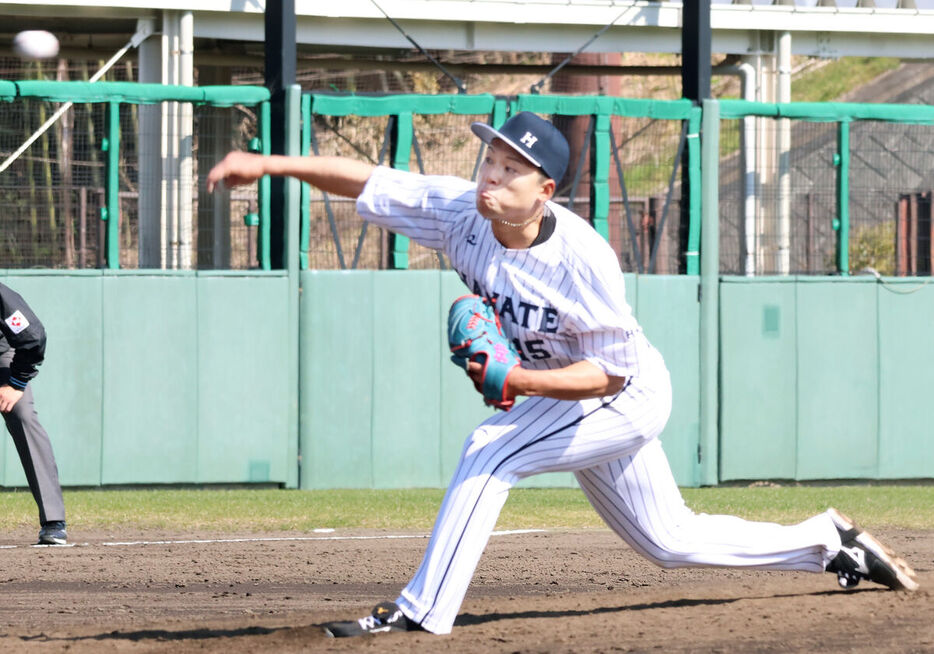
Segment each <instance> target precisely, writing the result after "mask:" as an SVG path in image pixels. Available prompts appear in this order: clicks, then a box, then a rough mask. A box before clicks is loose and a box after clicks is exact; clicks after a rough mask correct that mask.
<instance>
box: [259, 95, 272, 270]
mask: <svg viewBox="0 0 934 654" xmlns="http://www.w3.org/2000/svg"><path fill="white" fill-rule="evenodd" d="M271 115H272V110H271V107H270V104H269V101H268V100H267V101H266V102H263V103H262V104H261V105H260V107H259V133H260V137H259V140H260V152H261V153H262V154H264V155H267V156H268V155H269V154H270V152H272V117H271ZM256 192H257V195H258V196H259V197H258V198H257V200H258V204H259V230H258V232H257V235H256V248H257V252H256V258H257V260H258V261H259V267H260V269H261V270H272V258H271V256H270V246H271V243H270V239H271V237H272V215H271V214H272V202H271V200H272V184H271V182H270V179H269V175H265V176H263V177H260V179H259V184H258V187H257V190H256Z"/></svg>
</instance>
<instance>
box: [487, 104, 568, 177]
mask: <svg viewBox="0 0 934 654" xmlns="http://www.w3.org/2000/svg"><path fill="white" fill-rule="evenodd" d="M470 129H471V131H473V133H474V134H476V135H477V136H479V137H480V139H481V140H482V141H483V142H484V143H486V144H489V143H491V142H492V141H493V139H502V140H503V141H505V142H506V143H507V144H508V145H509V146H510V147H511V148H512V149H513V150H515V151H516V152H518V153H519V154H521V155H522V156H523V157H525V158H526V159H528V160H529V162H530V163H531V164H532V165H533V166H536V167H538V168H541V169H542V170H543V171H544V172H545V174H546V175H548V176H549V177H550V178H551V179H553V180H555V182H560V181H561V178H562V177H564V172H565V171H566V170H567V168H568V157H569V156H570V148H568V142H567V139H565V138H564V134H562V133H561V132H560V131H558V128H557V127H555V126H554V125H552V124H551V123H549V122H548V121H547V120H545V119H544V118H540V117H539V116H536V115H535V114H533V113H531V112H529V111H521V112H519V113H517V114H516V115H515V116H511V117H510V118H509V120H507V121H506V122H505V123H503V126H502V127H500V128H499V129H498V130H497V129H493V128H492V127H490V126H489V125H487V124H486V123H473V124H471V126H470Z"/></svg>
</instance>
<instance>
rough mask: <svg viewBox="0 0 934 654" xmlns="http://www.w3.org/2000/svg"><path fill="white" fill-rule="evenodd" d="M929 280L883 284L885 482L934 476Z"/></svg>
mask: <svg viewBox="0 0 934 654" xmlns="http://www.w3.org/2000/svg"><path fill="white" fill-rule="evenodd" d="M927 281H930V278H928V279H927V280H925V281H924V282H921V281H919V280H917V279H911V280H899V281H897V282H896V281H890V282H889V283H888V284H886V285H885V286H877V289H878V295H879V343H880V347H879V386H880V388H879V391H880V392H879V413H880V415H879V425H880V431H879V448H878V449H879V462H878V475H879V477H882V478H890V479H892V478H934V402H932V401H931V392H932V389H934V346H932V342H934V339H932V335H931V326H932V325H934V286H928V285H927V284H926V282H927Z"/></svg>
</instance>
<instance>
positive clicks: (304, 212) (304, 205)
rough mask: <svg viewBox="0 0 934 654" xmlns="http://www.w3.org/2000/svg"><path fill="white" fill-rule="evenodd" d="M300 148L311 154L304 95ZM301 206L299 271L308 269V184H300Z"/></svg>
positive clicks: (308, 112) (308, 99)
mask: <svg viewBox="0 0 934 654" xmlns="http://www.w3.org/2000/svg"><path fill="white" fill-rule="evenodd" d="M301 111H302V116H301V120H302V136H301V138H302V147H301V154H302V156H303V157H307V156H309V155H310V154H311V128H312V125H311V95H310V94H308V93H306V94H304V95H303V96H302V110H301ZM301 189H302V190H301V198H300V200H301V204H300V206H299V216H300V221H301V223H300V228H299V236H298V247H299V255H298V265H299V268H300V269H301V270H307V269H308V248H309V245H310V243H309V240H310V238H311V204H310V201H311V185H310V184H309V183H308V182H302V183H301Z"/></svg>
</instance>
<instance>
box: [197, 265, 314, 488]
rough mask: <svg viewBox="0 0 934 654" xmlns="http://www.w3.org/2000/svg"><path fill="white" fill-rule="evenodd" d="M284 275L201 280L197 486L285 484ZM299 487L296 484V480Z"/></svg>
mask: <svg viewBox="0 0 934 654" xmlns="http://www.w3.org/2000/svg"><path fill="white" fill-rule="evenodd" d="M287 281H288V280H287V278H285V277H283V276H275V277H274V276H257V275H250V274H247V275H235V274H229V273H228V274H221V273H217V274H214V275H212V274H210V273H200V274H199V275H198V278H197V314H196V315H197V325H198V339H197V348H198V360H197V365H198V387H197V390H196V393H197V398H198V429H197V443H198V452H197V462H198V466H197V473H198V476H197V481H198V482H199V483H213V482H216V483H223V482H230V481H231V480H242V481H246V482H278V483H282V482H285V481H286V480H288V478H289V473H290V472H291V471H292V469H293V468H294V466H295V461H294V457H293V460H289V457H288V453H289V447H288V446H289V443H288V438H289V433H290V430H289V411H288V402H289V397H290V393H291V392H292V390H293V389H294V387H295V384H296V382H297V380H290V379H289V378H288V375H287V370H288V367H287V366H285V365H283V362H284V361H285V360H286V358H287V357H289V356H292V355H291V354H290V352H289V348H288V342H287V340H286V334H287V330H286V326H287V323H288V293H289V289H288V285H287ZM293 483H294V482H293Z"/></svg>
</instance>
